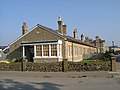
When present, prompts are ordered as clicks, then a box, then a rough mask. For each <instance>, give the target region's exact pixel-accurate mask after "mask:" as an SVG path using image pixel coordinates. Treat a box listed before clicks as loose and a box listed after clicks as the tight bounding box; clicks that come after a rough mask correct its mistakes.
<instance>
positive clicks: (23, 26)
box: [22, 22, 28, 35]
mask: <svg viewBox="0 0 120 90" xmlns="http://www.w3.org/2000/svg"><path fill="white" fill-rule="evenodd" d="M27 31H28V27H27V25H26V22H24V23H23V25H22V35H24V34H25V33H27Z"/></svg>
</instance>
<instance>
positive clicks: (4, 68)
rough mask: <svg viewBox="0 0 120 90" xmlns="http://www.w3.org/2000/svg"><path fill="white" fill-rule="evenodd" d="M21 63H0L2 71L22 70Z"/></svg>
mask: <svg viewBox="0 0 120 90" xmlns="http://www.w3.org/2000/svg"><path fill="white" fill-rule="evenodd" d="M21 68H22V67H21V63H10V64H2V63H0V71H21Z"/></svg>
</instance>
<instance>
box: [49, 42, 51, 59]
mask: <svg viewBox="0 0 120 90" xmlns="http://www.w3.org/2000/svg"><path fill="white" fill-rule="evenodd" d="M49 56H50V57H51V45H50V44H49Z"/></svg>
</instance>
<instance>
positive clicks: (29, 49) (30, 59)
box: [27, 46, 34, 62]
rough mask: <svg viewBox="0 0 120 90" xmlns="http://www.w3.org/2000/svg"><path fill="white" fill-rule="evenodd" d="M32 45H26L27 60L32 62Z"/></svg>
mask: <svg viewBox="0 0 120 90" xmlns="http://www.w3.org/2000/svg"><path fill="white" fill-rule="evenodd" d="M33 57H34V46H27V59H28V61H29V62H33Z"/></svg>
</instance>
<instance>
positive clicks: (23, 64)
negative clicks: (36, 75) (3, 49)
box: [21, 59, 27, 71]
mask: <svg viewBox="0 0 120 90" xmlns="http://www.w3.org/2000/svg"><path fill="white" fill-rule="evenodd" d="M26 62H27V60H25V59H23V61H22V63H21V70H22V71H26Z"/></svg>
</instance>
